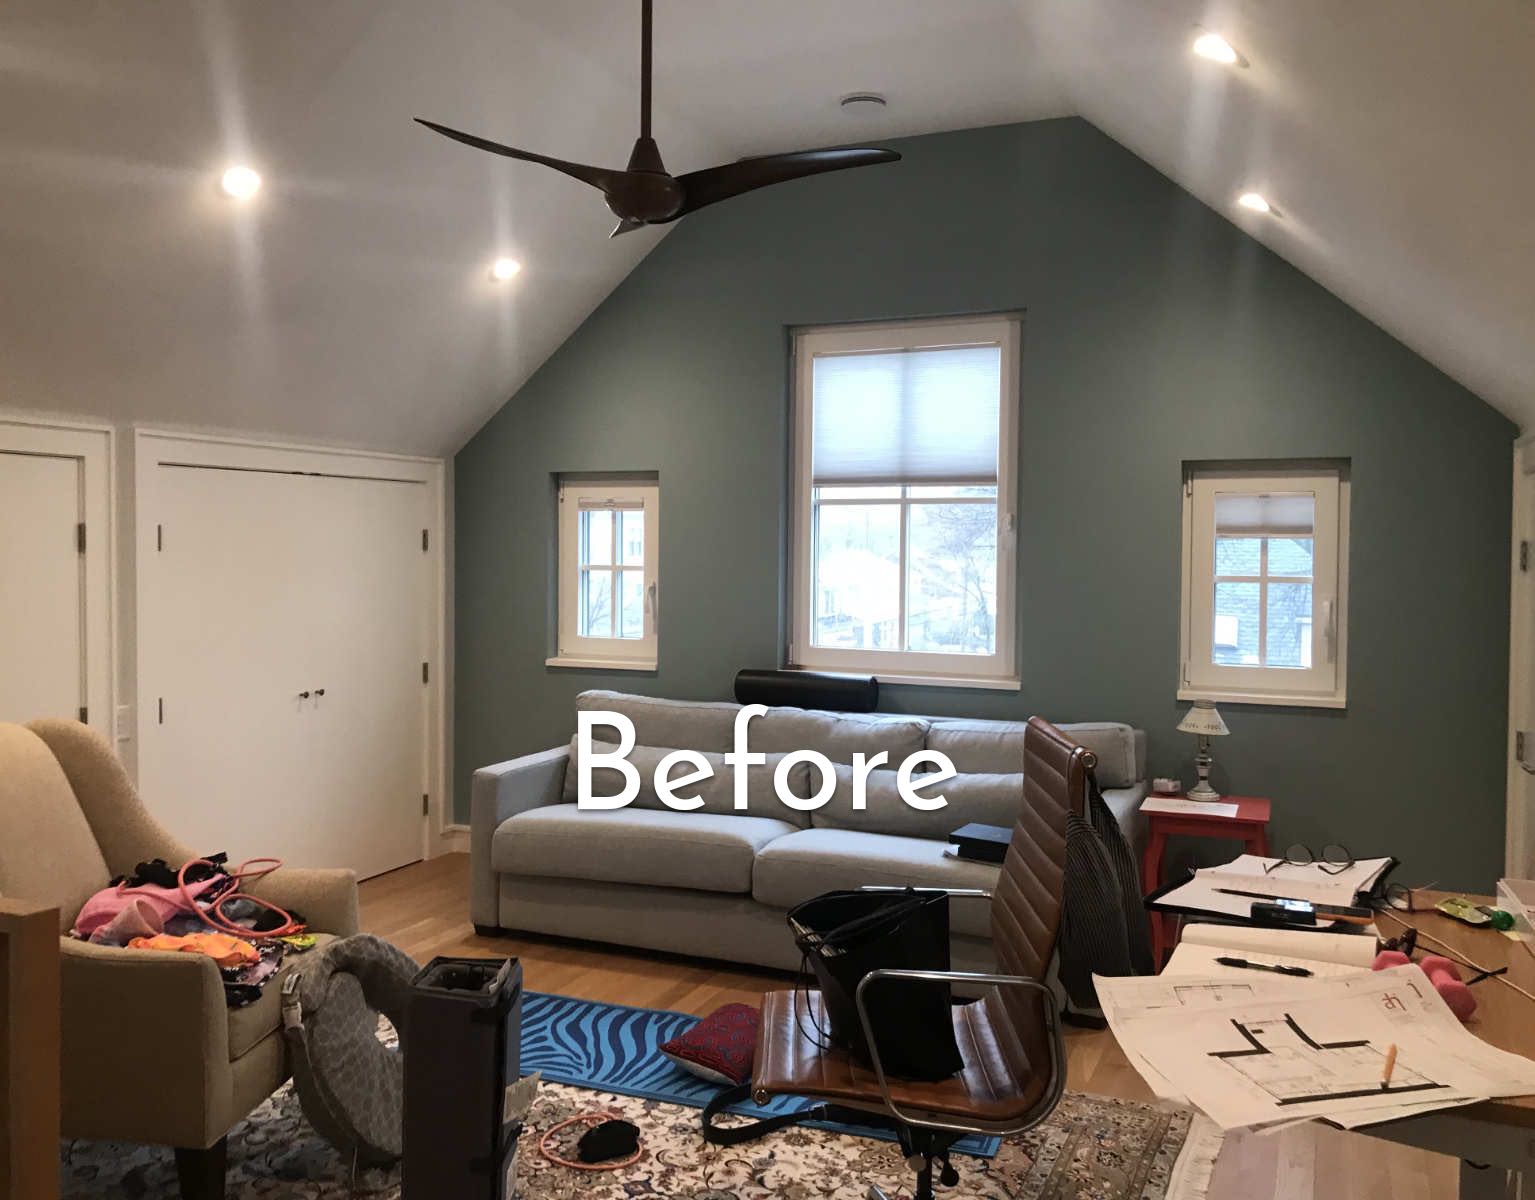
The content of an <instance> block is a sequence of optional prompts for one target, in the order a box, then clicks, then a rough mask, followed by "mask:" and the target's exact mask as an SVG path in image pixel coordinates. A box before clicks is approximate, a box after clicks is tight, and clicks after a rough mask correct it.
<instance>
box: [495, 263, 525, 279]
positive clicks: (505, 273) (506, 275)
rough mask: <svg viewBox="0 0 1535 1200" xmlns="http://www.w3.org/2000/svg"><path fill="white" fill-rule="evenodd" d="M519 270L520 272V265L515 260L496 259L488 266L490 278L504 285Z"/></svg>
mask: <svg viewBox="0 0 1535 1200" xmlns="http://www.w3.org/2000/svg"><path fill="white" fill-rule="evenodd" d="M520 270H522V264H521V263H520V262H518V261H517V260H516V259H515V258H498V259H496V261H495V262H493V263H492V264H491V266H490V277H491V278H492V279H494V280H497V281H499V282H501V283H505V282H506V281H507V280H508V279H510V278H511V277H512V276H513V275H515V274H517V272H518V271H520Z"/></svg>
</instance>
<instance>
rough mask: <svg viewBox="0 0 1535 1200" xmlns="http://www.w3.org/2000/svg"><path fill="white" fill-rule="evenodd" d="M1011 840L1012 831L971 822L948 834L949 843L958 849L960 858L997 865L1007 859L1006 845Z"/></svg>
mask: <svg viewBox="0 0 1535 1200" xmlns="http://www.w3.org/2000/svg"><path fill="white" fill-rule="evenodd" d="M1012 840H1013V831H1012V830H1011V829H1007V828H1005V827H1003V826H1001V825H981V824H979V823H977V822H975V821H972V822H971V823H970V824H968V825H964V826H961V827H960V828H959V829H956V830H955V831H954V832H953V833H951V834H949V841H951V842H953V843H954V845H955V846H956V847H957V848H958V851H959V856H960V858H970V859H974V860H975V861H976V862H989V863H999V862H1001V861H1002V860H1003V859H1004V858H1006V857H1007V845H1008V843H1009V842H1011V841H1012Z"/></svg>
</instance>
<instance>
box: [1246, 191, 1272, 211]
mask: <svg viewBox="0 0 1535 1200" xmlns="http://www.w3.org/2000/svg"><path fill="white" fill-rule="evenodd" d="M1237 203H1238V204H1240V205H1241V206H1242V207H1243V208H1246V209H1250V210H1251V211H1253V212H1255V213H1268V212H1273V211H1274V206H1273V205H1272V204H1270V203H1269V202H1268V201H1267V200H1265V199H1264V198H1263V193H1261V192H1243V193H1242V194H1241V195H1240V196H1238V197H1237Z"/></svg>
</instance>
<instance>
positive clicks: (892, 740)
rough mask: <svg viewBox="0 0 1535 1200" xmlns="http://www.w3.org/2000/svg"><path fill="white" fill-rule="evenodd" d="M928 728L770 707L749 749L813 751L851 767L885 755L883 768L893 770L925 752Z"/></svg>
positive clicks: (897, 720) (894, 719) (872, 716)
mask: <svg viewBox="0 0 1535 1200" xmlns="http://www.w3.org/2000/svg"><path fill="white" fill-rule="evenodd" d="M927 725H928V723H927V721H926V720H925V719H924V718H922V717H905V716H891V715H888V714H885V713H834V712H821V711H819V710H816V709H806V708H770V709H769V710H768V711H767V712H766V713H764V714H763V715H762V716H760V717H758V718H756V719H755V720H754V721H752V723H751V725H750V726H749V727H748V728H749V733H750V745H751V748H752V749H753V750H762V751H766V752H767V753H769V754H774V753H787V752H789V751H792V750H814V751H816V752H817V753H819V754H824V755H825V756H826V757H827V758H829V759H831V761H832V762H834V763H851V762H852V761H853V755H854V754H855V753H859V752H861V753H863V754H866V755H869V756H871V757H872V756H873V755H875V754H877V753H879V752H880V751H881V750H883V751H885V752H886V753H888V754H889V755H890V758H889V760H888V762H887V764H886V765H887V766H889V767H890V768H892V769H894V768H895V767H897V766H899V765H900V763H901V760H902V759H904V758H906V757H908V756H909V755H911V754H913V753H915V752H916V751H918V750H921V749H922V748H923V747H924V745H925V744H926V742H927Z"/></svg>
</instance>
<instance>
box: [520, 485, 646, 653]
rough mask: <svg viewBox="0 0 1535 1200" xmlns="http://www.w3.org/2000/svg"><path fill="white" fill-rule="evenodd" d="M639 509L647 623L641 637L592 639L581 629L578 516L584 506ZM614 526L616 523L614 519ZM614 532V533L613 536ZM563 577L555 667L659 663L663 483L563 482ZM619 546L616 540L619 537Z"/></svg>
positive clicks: (558, 589)
mask: <svg viewBox="0 0 1535 1200" xmlns="http://www.w3.org/2000/svg"><path fill="white" fill-rule="evenodd" d="M594 509H610V510H614V511H623V510H625V509H628V510H635V509H638V510H641V511H643V512H644V514H645V561H644V564H643V567H642V569H643V571H644V590H643V594H644V596H645V626H644V630H645V632H644V636H643V637H640V638H617V637H613V638H594V637H582V636H580V635H579V634H577V632H576V631H577V630H578V629H579V628H580V624H579V621H578V607H579V604H580V596H581V585H580V580H579V575H580V571H581V562H580V538H581V524H580V515H581V512H582V511H583V510H585V511H592V510H594ZM615 526H616V522H615ZM615 537H616V535H615ZM559 541H560V545H559V579H558V582H557V584H556V592H557V595H556V602H557V606H558V613H559V616H558V630H557V633H558V642H557V646H556V650H555V655H554V657H553V658H549V659H545V660H544V661H545V665H547V666H551V667H588V668H589V667H601V668H605V669H607V670H616V671H653V670H655V668H656V654H657V639H656V617H657V614H658V613H659V611H660V578H659V573H658V569H657V567H658V563H659V559H660V553H659V551H660V547H661V488H660V485H659V484H657V483H653V482H644V483H635V482H623V483H601V482H597V483H576V482H571V483H562V484H560V489H559ZM615 548H616V542H615Z"/></svg>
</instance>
